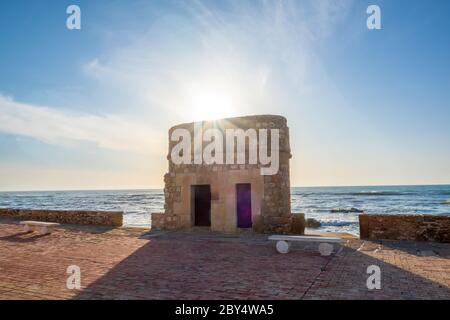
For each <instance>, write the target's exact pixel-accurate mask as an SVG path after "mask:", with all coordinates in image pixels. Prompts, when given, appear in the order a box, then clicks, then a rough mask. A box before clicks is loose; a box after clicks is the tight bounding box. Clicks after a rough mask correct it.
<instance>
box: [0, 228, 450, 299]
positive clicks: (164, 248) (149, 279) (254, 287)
mask: <svg viewBox="0 0 450 320" xmlns="http://www.w3.org/2000/svg"><path fill="white" fill-rule="evenodd" d="M266 238H267V237H266V236H262V235H240V236H225V235H220V234H211V233H204V232H201V231H199V232H194V233H193V232H166V233H163V232H160V233H148V230H143V229H125V228H118V229H108V228H105V227H87V226H86V227H81V226H64V227H61V228H58V229H56V230H55V232H54V233H52V234H51V235H45V236H40V235H39V234H38V233H28V234H26V233H23V232H22V228H21V226H19V225H18V224H17V222H15V221H12V220H6V219H1V220H0V298H1V299H450V260H449V258H450V244H437V243H416V242H394V241H383V242H369V241H361V240H358V239H352V240H348V242H347V243H346V245H345V248H344V250H342V251H341V252H340V253H339V254H337V255H334V256H331V257H321V256H320V255H319V253H318V252H317V244H294V245H293V248H292V251H291V253H289V254H286V255H281V254H278V253H277V252H276V251H275V248H274V243H273V242H269V241H267V240H266ZM69 265H77V266H79V267H80V268H81V286H82V288H81V290H76V289H73V290H69V289H67V287H66V280H67V278H68V276H69V275H68V274H67V273H66V270H67V267H68V266H69ZM369 265H378V266H379V267H380V268H381V272H382V279H381V285H382V288H381V290H368V289H367V286H366V280H367V277H368V276H369V275H368V274H367V273H366V269H367V266H369Z"/></svg>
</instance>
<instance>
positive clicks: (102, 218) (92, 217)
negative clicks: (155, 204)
mask: <svg viewBox="0 0 450 320" xmlns="http://www.w3.org/2000/svg"><path fill="white" fill-rule="evenodd" d="M0 217H9V218H16V219H20V220H36V221H47V222H59V223H67V224H88V225H103V226H113V227H120V226H122V223H123V212H121V211H82V210H76V211H75V210H31V209H2V208H0Z"/></svg>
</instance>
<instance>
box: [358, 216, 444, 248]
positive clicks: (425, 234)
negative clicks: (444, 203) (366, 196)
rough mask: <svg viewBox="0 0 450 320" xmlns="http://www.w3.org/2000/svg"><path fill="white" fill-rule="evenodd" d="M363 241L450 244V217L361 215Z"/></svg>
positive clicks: (361, 236) (360, 224) (360, 231)
mask: <svg viewBox="0 0 450 320" xmlns="http://www.w3.org/2000/svg"><path fill="white" fill-rule="evenodd" d="M359 233H360V238H361V239H369V240H381V239H386V240H413V241H433V242H450V216H436V215H386V214H361V215H359Z"/></svg>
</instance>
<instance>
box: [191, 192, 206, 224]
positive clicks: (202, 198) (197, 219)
mask: <svg viewBox="0 0 450 320" xmlns="http://www.w3.org/2000/svg"><path fill="white" fill-rule="evenodd" d="M191 200H192V205H193V207H192V209H193V212H194V225H195V226H202V227H209V226H211V188H210V186H209V185H195V186H191Z"/></svg>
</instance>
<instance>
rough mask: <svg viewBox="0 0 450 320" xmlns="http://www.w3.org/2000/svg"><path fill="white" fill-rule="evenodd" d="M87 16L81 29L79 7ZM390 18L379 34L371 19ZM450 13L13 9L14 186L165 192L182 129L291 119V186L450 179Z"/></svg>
mask: <svg viewBox="0 0 450 320" xmlns="http://www.w3.org/2000/svg"><path fill="white" fill-rule="evenodd" d="M70 4H77V5H79V6H80V8H81V21H82V22H81V23H82V28H81V30H68V29H67V28H66V19H67V16H68V15H67V14H66V8H67V6H68V5H70ZM369 4H377V5H379V6H380V8H381V19H382V30H368V29H367V27H366V19H367V17H368V15H367V14H366V8H367V6H368V5H369ZM448 12H450V3H449V2H448V1H446V0H436V1H433V2H429V1H424V0H414V1H410V0H395V1H370V2H369V1H352V0H348V1H347V0H343V1H331V0H330V1H325V0H324V1H317V0H314V1H313V0H305V1H300V0H299V1H294V0H293V1H256V0H254V1H193V0H192V1H168V0H167V1H100V0H99V1H50V0H49V1H39V2H37V1H6V2H5V1H4V2H2V4H1V7H0V30H1V32H0V189H2V190H35V189H51V190H55V189H84V188H88V189H97V188H108V189H110V188H145V187H161V186H162V184H163V180H162V177H163V174H164V173H165V171H166V169H167V160H166V158H165V156H166V154H167V146H166V143H167V139H168V138H167V130H168V128H169V127H170V126H172V125H175V124H177V123H179V122H186V121H193V120H199V119H202V118H206V119H207V118H211V117H226V116H238V115H247V114H258V113H274V114H282V115H284V116H286V117H287V119H288V125H289V126H290V130H291V147H292V151H293V158H292V161H291V168H292V169H291V184H292V185H294V186H303V185H307V186H309V185H374V184H434V183H450V165H449V163H450V148H449V147H448V145H449V143H448V141H449V138H450V126H449V120H450V90H449V89H450V59H449V58H450V41H448V38H449V33H450V20H449V19H448Z"/></svg>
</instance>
